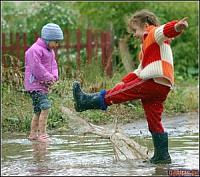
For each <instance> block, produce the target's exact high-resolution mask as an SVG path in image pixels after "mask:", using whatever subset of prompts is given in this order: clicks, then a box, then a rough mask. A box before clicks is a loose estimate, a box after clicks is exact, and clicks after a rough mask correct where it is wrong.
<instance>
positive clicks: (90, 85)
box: [2, 72, 199, 132]
mask: <svg viewBox="0 0 200 177" xmlns="http://www.w3.org/2000/svg"><path fill="white" fill-rule="evenodd" d="M124 75H125V73H123V74H122V73H121V74H120V73H117V72H116V74H114V76H113V78H112V79H110V78H107V77H106V76H103V75H94V74H93V72H88V73H87V74H86V73H84V74H83V73H81V72H80V73H79V74H78V75H77V77H76V79H69V78H66V77H64V76H60V80H59V82H58V83H57V84H55V85H54V86H53V87H52V89H51V92H50V94H49V99H50V100H51V103H52V109H51V113H50V116H49V118H48V127H47V129H49V130H57V129H64V130H66V129H68V122H69V119H68V117H67V116H66V115H65V114H64V113H63V112H62V111H61V107H62V106H66V107H68V108H70V109H73V110H74V102H73V96H72V83H73V81H74V80H79V81H80V82H81V84H82V88H83V90H84V91H85V92H86V93H92V92H98V91H101V90H102V89H111V88H112V87H114V86H115V85H116V84H117V83H118V82H119V81H120V80H121V78H122V77H123V76H124ZM92 76H93V77H92ZM12 78H13V76H12ZM6 79H11V78H6ZM15 80H16V79H15ZM14 82H15V81H14V80H13V81H12V82H3V85H2V131H3V132H7V131H11V132H28V131H30V123H31V119H32V116H33V108H32V101H31V98H30V97H29V95H28V94H27V93H26V92H25V91H24V90H23V85H19V84H16V83H14ZM197 84H198V80H197V79H191V78H190V79H185V80H184V82H182V81H179V80H175V89H174V90H172V91H171V92H170V93H169V96H168V98H167V100H166V102H165V103H164V106H165V109H164V113H165V114H168V115H173V114H177V113H178V114H179V113H185V112H192V111H197V110H198V100H199V99H198V97H199V95H198V88H197ZM77 114H78V115H80V116H82V117H84V118H85V119H86V120H88V121H90V122H92V123H95V124H104V123H109V122H113V119H114V118H118V121H119V122H126V123H128V122H130V121H132V120H134V119H137V118H145V115H144V111H143V108H142V105H141V102H140V100H137V101H131V102H126V103H122V104H118V105H113V106H110V107H109V108H108V110H107V111H100V110H87V111H85V112H81V113H77Z"/></svg>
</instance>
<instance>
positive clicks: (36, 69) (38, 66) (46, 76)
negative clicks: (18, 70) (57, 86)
mask: <svg viewBox="0 0 200 177" xmlns="http://www.w3.org/2000/svg"><path fill="white" fill-rule="evenodd" d="M29 57H31V60H32V62H30V68H31V72H32V74H33V76H34V77H35V78H36V79H37V80H38V81H45V82H50V81H52V80H53V75H52V74H51V73H49V72H48V71H47V69H46V68H45V67H44V66H43V65H42V63H41V57H40V56H39V54H38V53H37V52H35V51H31V53H30V56H29Z"/></svg>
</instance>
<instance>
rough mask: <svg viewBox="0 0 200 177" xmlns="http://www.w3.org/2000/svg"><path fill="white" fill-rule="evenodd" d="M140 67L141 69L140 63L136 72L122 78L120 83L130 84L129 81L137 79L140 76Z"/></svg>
mask: <svg viewBox="0 0 200 177" xmlns="http://www.w3.org/2000/svg"><path fill="white" fill-rule="evenodd" d="M141 67H142V65H141V63H140V65H139V66H138V68H137V69H136V70H134V71H133V72H131V73H129V74H127V75H126V76H125V77H123V78H122V80H121V81H122V82H124V83H127V82H131V81H133V80H135V79H137V78H138V75H139V74H140V71H141Z"/></svg>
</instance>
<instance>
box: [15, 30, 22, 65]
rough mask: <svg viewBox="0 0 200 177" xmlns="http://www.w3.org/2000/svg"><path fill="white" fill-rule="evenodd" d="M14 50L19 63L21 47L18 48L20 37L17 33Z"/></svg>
mask: <svg viewBox="0 0 200 177" xmlns="http://www.w3.org/2000/svg"><path fill="white" fill-rule="evenodd" d="M16 50H17V59H19V60H20V62H21V55H20V53H21V52H20V50H21V46H20V36H19V33H16Z"/></svg>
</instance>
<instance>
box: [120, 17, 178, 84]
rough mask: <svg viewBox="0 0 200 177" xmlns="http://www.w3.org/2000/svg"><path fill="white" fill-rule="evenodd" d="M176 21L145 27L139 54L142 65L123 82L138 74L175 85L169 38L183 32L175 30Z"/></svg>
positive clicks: (144, 77)
mask: <svg viewBox="0 0 200 177" xmlns="http://www.w3.org/2000/svg"><path fill="white" fill-rule="evenodd" d="M176 23H178V21H177V20H175V21H172V22H168V23H166V24H164V25H162V26H159V27H156V26H153V25H151V26H149V27H147V28H146V29H145V32H144V36H143V39H144V40H143V44H142V45H141V52H140V54H139V60H140V65H139V67H138V69H136V70H135V71H134V72H132V73H129V74H128V75H127V76H125V77H124V78H123V79H122V81H123V82H130V81H131V80H134V78H135V77H136V76H137V77H139V78H142V79H144V80H146V79H151V78H153V79H154V81H155V82H157V83H160V84H163V85H167V86H169V87H172V86H173V85H174V66H173V56H172V50H171V47H170V42H169V39H170V38H174V37H177V36H178V35H180V34H181V33H182V32H177V31H176V30H175V24H176Z"/></svg>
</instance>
